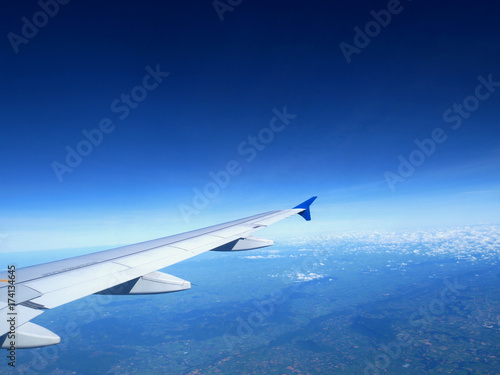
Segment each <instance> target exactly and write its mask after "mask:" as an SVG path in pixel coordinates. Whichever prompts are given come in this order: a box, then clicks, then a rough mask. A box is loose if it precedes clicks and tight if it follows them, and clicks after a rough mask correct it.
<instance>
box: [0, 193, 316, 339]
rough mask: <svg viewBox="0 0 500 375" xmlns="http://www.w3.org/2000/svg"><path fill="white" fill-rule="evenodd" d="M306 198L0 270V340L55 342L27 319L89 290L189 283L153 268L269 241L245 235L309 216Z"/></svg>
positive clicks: (138, 290) (130, 290)
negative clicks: (207, 224) (152, 237)
mask: <svg viewBox="0 0 500 375" xmlns="http://www.w3.org/2000/svg"><path fill="white" fill-rule="evenodd" d="M315 199H316V197H312V198H310V199H308V200H307V201H305V202H303V203H301V204H299V205H298V206H296V207H294V208H292V209H286V210H279V211H270V212H265V213H262V214H258V215H254V216H250V217H246V218H244V219H240V220H234V221H230V222H227V223H224V224H219V225H214V226H210V227H207V228H203V229H199V230H194V231H191V232H186V233H181V234H177V235H173V236H168V237H163V238H159V239H156V240H151V241H146V242H141V243H137V244H134V245H129V246H124V247H119V248H116V249H111V250H105V251H101V252H97V253H93V254H88V255H82V256H77V257H74V258H69V259H64V260H59V261H55V262H49V263H44V264H39V265H36V266H31V267H24V268H19V269H8V270H6V271H2V272H0V280H1V281H2V282H0V344H1V347H2V348H9V347H10V346H12V345H11V341H14V342H15V345H14V347H15V348H16V349H22V348H37V347H43V346H49V345H54V344H58V343H59V342H60V341H61V339H60V337H59V336H57V335H56V334H55V333H53V332H51V331H49V330H48V329H46V328H43V327H41V326H39V325H36V324H34V323H31V322H30V320H32V319H33V318H35V317H37V316H38V315H40V314H42V313H43V312H44V311H45V310H48V309H53V308H54V307H57V306H61V305H64V304H65V303H68V302H72V301H75V300H77V299H79V298H83V297H85V296H88V295H91V294H121V295H123V294H156V293H168V292H175V291H180V290H185V289H189V288H191V283H189V282H188V281H185V280H182V279H179V278H177V277H175V276H172V275H168V274H166V273H163V272H158V270H159V269H162V268H165V267H168V266H170V265H172V264H175V263H178V262H181V261H183V260H185V259H188V258H191V257H194V256H196V255H199V254H201V253H204V252H206V251H210V250H212V251H238V250H251V249H257V248H261V247H266V246H270V245H272V244H273V241H272V240H265V239H261V238H258V237H253V236H251V234H252V233H253V232H255V231H257V230H259V229H262V228H265V227H267V226H269V225H271V224H273V223H275V222H277V221H280V220H283V219H285V218H287V217H289V216H292V215H295V214H299V215H301V216H302V217H303V218H304V219H306V220H311V214H310V210H309V206H310V205H311V204H312V202H313V201H314V200H315Z"/></svg>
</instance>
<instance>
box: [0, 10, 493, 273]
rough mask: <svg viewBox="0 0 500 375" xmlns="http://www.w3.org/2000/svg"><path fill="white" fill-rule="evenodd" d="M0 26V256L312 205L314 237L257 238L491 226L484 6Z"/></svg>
mask: <svg viewBox="0 0 500 375" xmlns="http://www.w3.org/2000/svg"><path fill="white" fill-rule="evenodd" d="M63 3H64V4H63ZM41 4H45V5H43V6H42V5H41ZM229 4H233V5H229ZM216 8H217V9H216ZM44 9H45V10H44ZM2 13H3V15H2V22H1V23H0V25H1V26H0V27H1V29H2V33H1V35H2V38H3V42H2V43H1V44H0V51H1V52H0V53H1V67H2V69H1V70H0V79H1V89H0V108H1V110H0V124H1V137H0V155H1V158H0V163H1V164H0V168H1V179H2V182H1V185H0V202H1V203H0V245H1V248H0V252H12V251H26V250H44V249H57V248H71V247H86V246H98V245H116V244H126V243H130V242H136V241H141V240H146V239H150V238H154V237H159V236H163V235H168V234H174V233H176V232H180V231H186V230H190V229H196V228H198V227H202V226H205V225H210V224H215V223H219V222H223V221H228V220H232V219H237V218H240V217H242V216H247V215H251V214H254V213H259V212H262V211H267V210H272V209H281V208H289V207H293V206H294V205H296V204H298V203H300V202H301V201H303V200H305V199H307V198H309V197H310V196H312V195H318V197H319V198H318V200H317V201H316V202H315V204H314V206H313V222H311V223H305V222H302V220H301V219H300V218H298V217H297V218H292V219H288V220H287V221H285V222H282V223H280V224H278V225H277V226H276V227H273V228H270V229H269V233H280V234H286V233H292V234H293V235H301V234H304V235H306V234H308V233H313V232H324V231H338V230H352V229H355V230H364V229H384V230H387V229H388V230H392V229H398V228H403V227H404V228H409V227H422V226H449V225H466V224H472V225H474V224H481V223H499V222H500V219H499V212H500V204H499V202H500V200H499V198H500V194H499V183H500V174H499V164H500V163H499V162H500V143H499V140H500V132H499V126H498V125H499V120H500V115H499V111H498V108H500V105H499V104H500V27H499V26H498V20H499V19H500V7H499V6H498V5H497V4H496V3H495V2H488V1H453V2H445V3H442V4H441V3H435V2H432V3H429V2H424V1H401V2H398V1H395V0H391V1H389V2H387V1H375V2H374V1H343V2H340V1H339V2H327V1H307V2H306V1H271V2H270V1H250V0H245V1H237V0H232V1H231V2H229V1H227V0H222V1H218V2H215V6H214V2H212V1H191V2H185V1H175V2H173V1H165V2H160V1H150V2H138V1H120V2H113V3H112V4H110V2H102V1H78V0H72V1H69V2H67V1H63V0H60V2H59V3H55V2H54V1H52V0H48V1H47V0H46V1H45V2H44V0H42V1H41V2H40V3H37V2H36V1H24V2H17V1H16V2H9V4H8V6H4V11H3V12H2ZM37 25H38V26H37ZM221 171H223V172H221ZM201 195H203V196H201ZM274 228H276V229H274ZM270 236H272V235H270ZM0 268H2V267H0Z"/></svg>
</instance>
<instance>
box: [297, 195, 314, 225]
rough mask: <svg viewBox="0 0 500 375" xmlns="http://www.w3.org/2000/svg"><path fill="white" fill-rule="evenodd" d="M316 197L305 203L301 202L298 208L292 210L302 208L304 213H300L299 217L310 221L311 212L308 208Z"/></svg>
mask: <svg viewBox="0 0 500 375" xmlns="http://www.w3.org/2000/svg"><path fill="white" fill-rule="evenodd" d="M316 198H318V197H312V198H309V199H308V200H306V201H305V202H302V203H301V204H299V205H298V206H295V207H294V208H303V209H304V211H302V212H300V213H299V215H300V216H302V217H303V218H304V219H306V220H307V221H309V220H311V210H310V209H309V207H310V206H311V204H312V202H314V201H315V200H316Z"/></svg>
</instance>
